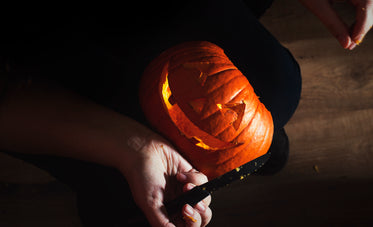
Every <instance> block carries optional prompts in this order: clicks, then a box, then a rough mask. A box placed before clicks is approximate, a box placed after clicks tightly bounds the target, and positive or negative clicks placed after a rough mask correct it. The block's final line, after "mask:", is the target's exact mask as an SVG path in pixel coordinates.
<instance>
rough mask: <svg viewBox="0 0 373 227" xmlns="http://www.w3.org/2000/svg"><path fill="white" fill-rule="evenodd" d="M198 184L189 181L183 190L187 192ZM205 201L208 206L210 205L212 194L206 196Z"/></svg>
mask: <svg viewBox="0 0 373 227" xmlns="http://www.w3.org/2000/svg"><path fill="white" fill-rule="evenodd" d="M195 186H196V185H194V184H192V183H187V184H185V185H184V187H183V192H187V191H190V190H192V189H193V188H194V187H195ZM202 201H203V203H204V204H205V205H206V206H209V205H210V203H211V195H210V196H207V197H206V198H204V199H203V200H202Z"/></svg>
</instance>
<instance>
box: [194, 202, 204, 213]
mask: <svg viewBox="0 0 373 227" xmlns="http://www.w3.org/2000/svg"><path fill="white" fill-rule="evenodd" d="M195 208H196V209H197V210H199V211H201V212H204V211H205V210H206V205H205V203H204V202H202V201H201V202H199V203H197V205H196V206H195Z"/></svg>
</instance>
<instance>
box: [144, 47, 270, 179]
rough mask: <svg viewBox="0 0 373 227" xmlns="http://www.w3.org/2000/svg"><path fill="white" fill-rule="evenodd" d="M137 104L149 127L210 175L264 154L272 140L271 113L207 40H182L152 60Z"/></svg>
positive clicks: (145, 74) (219, 173) (210, 176)
mask: <svg viewBox="0 0 373 227" xmlns="http://www.w3.org/2000/svg"><path fill="white" fill-rule="evenodd" d="M140 103H141V105H142V108H143V110H144V113H145V115H146V117H147V119H148V120H149V122H150V123H151V124H152V126H153V127H154V128H155V129H156V130H158V131H159V132H160V133H162V134H163V135H164V136H166V137H167V138H168V139H169V140H170V141H171V142H173V143H174V145H175V146H176V147H177V148H178V150H179V152H181V153H182V154H183V155H184V156H185V157H186V158H187V159H188V160H189V161H190V162H191V163H192V164H193V166H194V167H196V168H197V169H198V170H200V171H202V172H203V173H205V174H206V175H207V176H208V177H209V179H212V178H215V177H217V176H219V175H222V174H224V173H226V172H228V171H230V170H232V169H235V168H237V167H239V166H241V165H243V164H245V163H247V162H248V161H251V160H253V159H255V158H257V157H259V156H261V155H263V154H265V153H266V152H267V150H268V149H269V147H270V144H271V141H272V134H273V122H272V117H271V114H270V113H269V111H268V110H267V109H266V108H265V107H264V105H263V104H262V103H261V102H260V101H259V99H258V97H257V96H256V95H255V93H254V90H253V88H252V87H251V85H250V83H249V82H248V80H247V78H246V77H245V76H244V75H243V74H242V73H241V72H240V71H239V70H238V69H237V68H236V67H235V66H234V65H233V63H232V62H231V61H230V60H229V59H228V57H227V56H226V55H225V54H224V51H223V50H222V49H221V48H220V47H218V46H216V45H215V44H212V43H209V42H189V43H183V44H180V45H178V46H175V47H172V48H170V49H168V50H166V51H165V52H163V53H162V54H161V55H160V56H159V57H157V58H156V59H154V60H153V61H152V62H151V63H150V64H149V66H148V67H147V69H146V70H145V72H144V75H143V78H142V83H141V87H140Z"/></svg>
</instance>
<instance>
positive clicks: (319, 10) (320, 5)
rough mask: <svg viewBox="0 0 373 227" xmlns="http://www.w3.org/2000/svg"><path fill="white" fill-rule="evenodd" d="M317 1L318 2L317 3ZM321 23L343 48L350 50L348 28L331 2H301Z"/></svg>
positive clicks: (319, 0) (318, 0) (303, 0)
mask: <svg viewBox="0 0 373 227" xmlns="http://www.w3.org/2000/svg"><path fill="white" fill-rule="evenodd" d="M316 1H317V2H316ZM301 2H302V3H303V4H304V5H305V6H306V7H307V8H308V9H309V10H310V11H311V12H312V13H313V14H314V15H315V16H317V17H318V18H319V19H320V21H321V22H322V23H323V24H324V25H325V26H326V28H327V29H328V30H329V32H330V33H331V34H332V35H333V36H334V37H335V38H336V39H337V40H338V41H339V43H340V45H341V46H342V47H343V48H348V47H349V46H350V45H351V43H352V40H351V37H350V34H349V30H348V26H347V25H346V24H345V23H344V22H343V20H342V19H341V18H340V17H339V16H338V14H337V13H336V12H335V11H334V9H333V8H332V6H331V4H330V2H329V1H325V0H324V1H322V0H312V1H305V0H302V1H301Z"/></svg>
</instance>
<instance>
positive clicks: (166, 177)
mask: <svg viewBox="0 0 373 227" xmlns="http://www.w3.org/2000/svg"><path fill="white" fill-rule="evenodd" d="M136 143H137V142H136ZM137 144H142V145H141V146H138V149H136V151H132V153H131V154H130V156H131V161H130V162H126V165H124V166H123V167H122V168H120V170H121V172H122V173H123V174H124V176H125V177H126V179H127V181H128V183H129V185H130V187H131V191H132V194H133V197H134V199H135V202H136V203H137V205H138V206H139V207H140V208H141V209H142V210H143V212H144V214H145V215H146V217H147V219H148V221H149V223H150V224H151V225H152V226H168V227H170V226H205V225H207V224H208V223H209V221H210V220H211V216H212V212H211V209H210V208H209V207H208V206H209V204H210V202H211V197H210V196H209V197H207V198H206V199H204V200H203V201H201V202H199V203H198V204H197V205H196V206H194V207H191V206H189V205H185V206H184V207H183V209H182V211H181V214H182V215H181V216H180V217H175V218H174V219H171V217H168V216H167V214H166V210H165V207H164V203H165V201H170V200H172V199H174V198H176V197H177V196H178V195H180V194H181V193H182V192H183V191H184V192H185V191H189V190H191V189H192V188H193V187H194V186H195V185H200V184H203V183H205V182H207V177H206V176H205V175H204V174H202V173H201V172H198V171H196V170H195V169H193V167H192V166H191V165H190V164H189V163H188V162H187V161H186V160H185V159H184V158H183V157H182V156H181V155H180V154H179V153H178V152H177V151H176V150H174V149H173V148H172V147H171V146H170V145H169V144H168V143H167V142H166V141H165V140H164V139H162V138H160V137H158V136H156V135H153V134H151V136H150V138H149V139H146V142H145V143H143V142H141V143H137ZM129 163H130V164H129Z"/></svg>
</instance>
